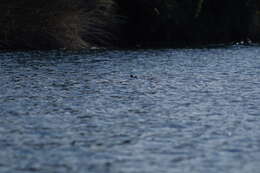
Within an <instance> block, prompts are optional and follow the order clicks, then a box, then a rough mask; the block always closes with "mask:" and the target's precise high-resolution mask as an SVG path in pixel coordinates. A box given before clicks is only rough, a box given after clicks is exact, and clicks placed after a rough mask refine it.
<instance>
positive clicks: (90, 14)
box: [0, 0, 120, 49]
mask: <svg viewBox="0 0 260 173" xmlns="http://www.w3.org/2000/svg"><path fill="white" fill-rule="evenodd" d="M2 1H4V3H1V5H0V14H1V15H0V28H1V29H0V45H1V47H2V48H11V49H15V48H20V49H57V48H67V49H80V48H88V47H89V46H95V45H97V46H110V45H113V44H116V43H115V42H116V40H117V37H118V36H117V35H118V32H119V29H120V26H119V23H118V21H119V19H118V17H117V16H116V13H115V10H116V9H115V4H114V2H113V1H110V0H73V1H72V0H20V1H17V0H2Z"/></svg>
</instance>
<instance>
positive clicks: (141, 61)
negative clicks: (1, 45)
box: [0, 46, 260, 173]
mask: <svg viewBox="0 0 260 173" xmlns="http://www.w3.org/2000/svg"><path fill="white" fill-rule="evenodd" d="M259 103H260V48H259V47H256V46H251V47H246V46H242V47H241V46H232V47H223V48H212V49H176V50H172V49H167V50H138V51H90V52H55V51H51V52H30V53H24V52H17V53H1V54H0V172H1V173H32V172H37V173H86V172H87V173H191V172H192V173H219V172H225V173H249V172H250V173H258V172H259V170H260V164H259V163H260V106H259Z"/></svg>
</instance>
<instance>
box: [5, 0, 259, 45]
mask: <svg viewBox="0 0 260 173" xmlns="http://www.w3.org/2000/svg"><path fill="white" fill-rule="evenodd" d="M249 39H250V40H253V41H254V42H258V41H259V40H260V3H259V2H258V1H256V0H240V1H237V0H218V1H212V0H125V1H122V0H38V1H37V2H36V1H34V0H20V1H16V0H3V2H2V3H1V5H0V49H11V50H17V49H40V50H42V49H74V50H75V49H88V48H90V47H93V46H95V47H113V48H114V47H116V48H126V47H164V46H167V47H175V46H178V47H182V46H194V45H207V44H218V43H232V42H238V41H243V40H249Z"/></svg>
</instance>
